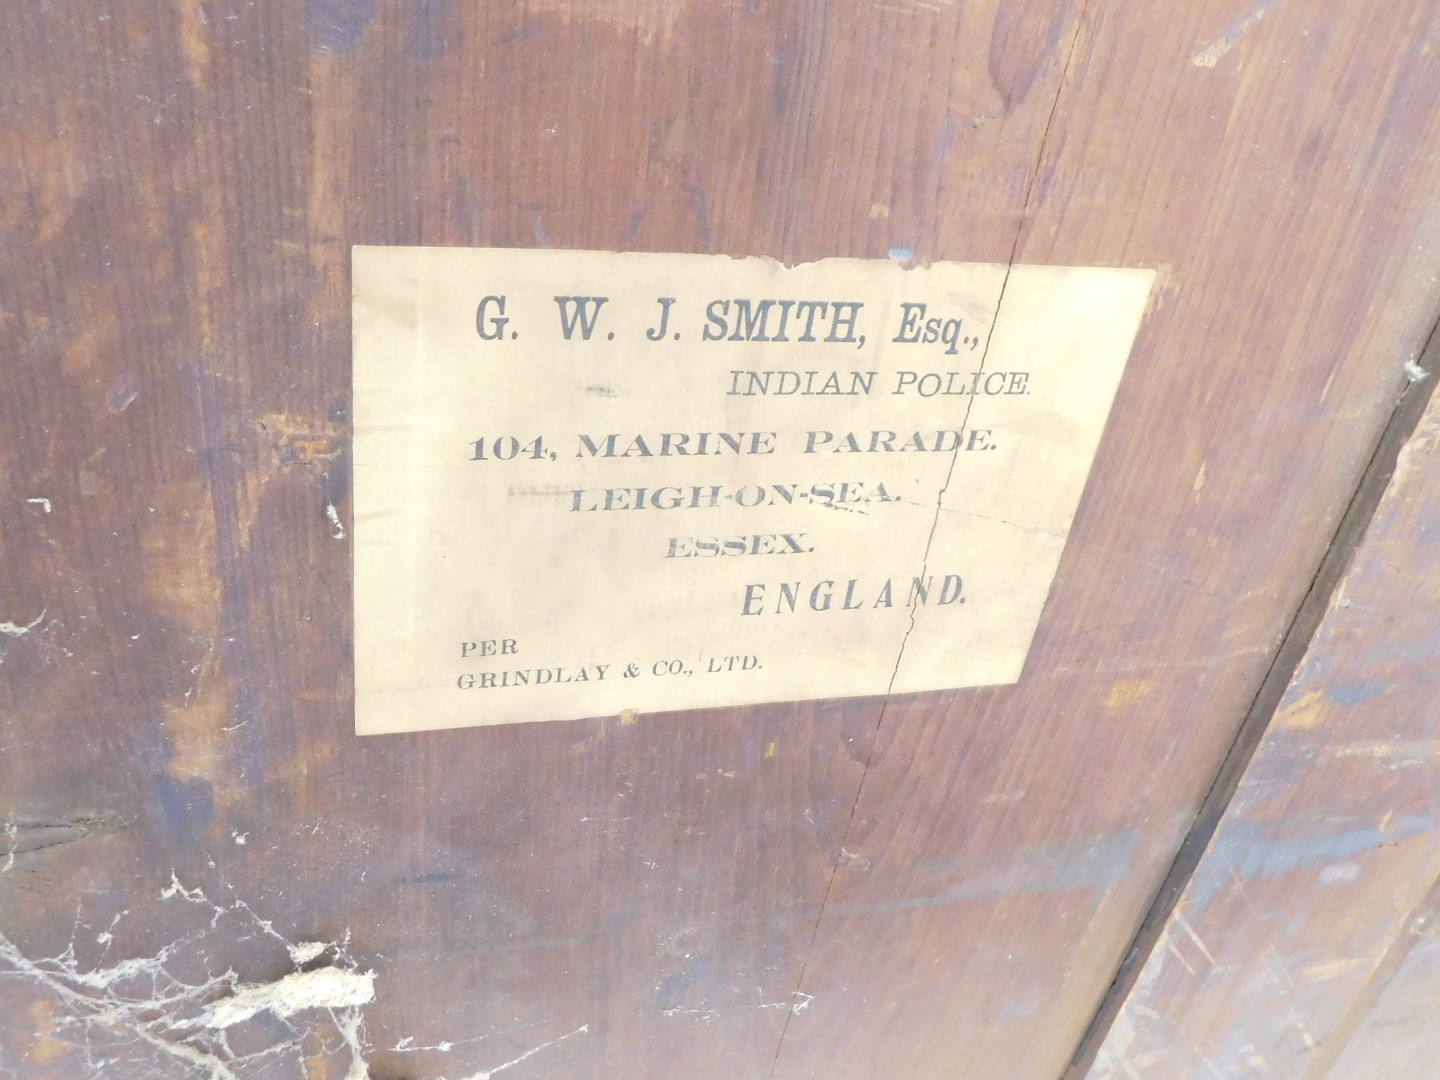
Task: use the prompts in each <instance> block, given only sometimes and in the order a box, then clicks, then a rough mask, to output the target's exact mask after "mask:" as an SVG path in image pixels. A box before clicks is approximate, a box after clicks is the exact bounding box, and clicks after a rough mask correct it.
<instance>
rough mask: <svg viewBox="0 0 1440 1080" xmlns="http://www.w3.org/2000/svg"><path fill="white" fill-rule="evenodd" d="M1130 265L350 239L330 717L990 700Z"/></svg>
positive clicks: (1086, 440) (1122, 323)
mask: <svg viewBox="0 0 1440 1080" xmlns="http://www.w3.org/2000/svg"><path fill="white" fill-rule="evenodd" d="M1152 278H1153V272H1152V271H1150V270H1114V269H1096V268H1081V267H1055V266H1016V267H1013V268H1010V269H1008V270H1007V268H1006V267H1004V266H999V265H981V264H961V263H949V264H937V265H933V266H928V267H923V268H906V267H904V266H901V265H897V264H894V263H890V262H873V261H864V260H855V259H826V260H823V261H821V262H816V263H809V264H806V265H802V266H797V267H794V268H790V269H786V268H784V267H783V266H781V265H780V264H778V263H775V262H773V261H770V260H766V259H755V258H752V259H732V258H728V257H724V256H710V255H647V254H614V253H606V252H582V251H531V250H525V251H514V250H493V249H479V250H477V249H463V248H395V247H387V248H381V247H357V248H355V249H354V319H355V323H354V334H355V338H354V348H355V352H354V408H355V444H354V541H355V720H356V728H357V730H358V731H359V732H360V733H362V734H367V733H379V732H393V731H414V730H420V729H427V728H444V727H458V726H464V725H473V724H508V723H517V722H524V721H536V720H565V719H574V718H579V717H588V716H603V715H607V714H616V713H620V712H622V711H625V710H638V711H642V712H655V711H662V710H675V709H694V708H702V707H710V706H725V705H744V704H756V703H761V702H778V701H792V700H803V699H811V698H835V697H849V696H857V695H878V694H886V693H903V692H909V691H917V690H937V689H944V688H951V687H963V686H978V685H986V684H995V683H1010V682H1014V681H1016V680H1017V679H1018V678H1019V677H1020V672H1021V668H1022V667H1023V665H1024V662H1025V656H1026V652H1027V651H1028V649H1029V646H1030V640H1031V638H1032V636H1033V635H1034V632H1035V628H1036V625H1037V624H1038V622H1039V619H1040V613H1041V609H1042V608H1043V606H1044V604H1045V598H1046V594H1047V592H1048V590H1049V587H1050V582H1051V580H1052V578H1053V577H1054V575H1055V571H1056V567H1057V565H1058V563H1059V560H1060V555H1061V552H1062V551H1063V549H1064V546H1065V538H1066V535H1067V533H1068V531H1069V528H1070V523H1071V520H1072V518H1073V517H1074V514H1075V509H1076V506H1077V504H1078V502H1079V499H1080V495H1081V491H1082V489H1083V488H1084V485H1085V480H1086V476H1087V474H1088V472H1089V469H1090V463H1091V461H1092V459H1093V458H1094V455H1095V450H1096V446H1097V444H1098V442H1099V439H1100V434H1101V431H1102V429H1103V428H1104V426H1105V419H1106V416H1107V414H1108V412H1109V410H1110V404H1111V401H1112V400H1113V399H1114V396H1115V391H1116V388H1117V386H1118V384H1119V381H1120V376H1121V373H1122V372H1123V370H1124V367H1125V361H1126V357H1127V356H1128V354H1129V352H1130V347H1131V343H1132V341H1133V339H1134V336H1135V333H1136V330H1137V328H1138V326H1139V323H1140V319H1141V316H1142V314H1143V312H1144V310H1145V306H1146V302H1147V299H1148V296H1149V293H1150V286H1151V281H1152ZM997 312H998V314H997Z"/></svg>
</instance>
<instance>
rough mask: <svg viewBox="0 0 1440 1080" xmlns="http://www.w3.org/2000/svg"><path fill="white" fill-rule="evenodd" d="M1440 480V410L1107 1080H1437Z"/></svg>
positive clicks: (1262, 751) (1153, 969) (1262, 748)
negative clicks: (1426, 1056)
mask: <svg viewBox="0 0 1440 1080" xmlns="http://www.w3.org/2000/svg"><path fill="white" fill-rule="evenodd" d="M1430 353H1431V356H1432V357H1434V358H1440V347H1437V348H1434V349H1432V350H1430ZM1437 476H1440V398H1433V399H1432V400H1431V403H1430V405H1429V408H1428V410H1427V411H1426V414H1425V416H1424V417H1423V418H1421V420H1420V423H1419V425H1418V427H1417V428H1416V429H1415V431H1414V434H1413V435H1412V436H1411V438H1410V439H1409V441H1408V442H1407V443H1406V445H1405V446H1404V448H1403V449H1402V450H1401V451H1400V453H1399V457H1398V462H1397V467H1396V472H1395V476H1394V478H1393V480H1392V481H1391V483H1390V485H1389V487H1388V488H1387V489H1386V491H1385V493H1384V496H1383V498H1382V499H1381V500H1380V503H1379V506H1378V508H1377V509H1376V511H1375V513H1374V516H1373V517H1372V519H1371V522H1370V526H1369V529H1368V530H1367V532H1366V533H1365V535H1364V537H1363V539H1362V540H1361V542H1360V544H1359V546H1358V548H1357V549H1355V551H1354V554H1353V556H1352V560H1351V564H1350V567H1349V569H1348V571H1347V572H1346V574H1345V576H1344V578H1343V579H1342V580H1341V581H1340V583H1339V585H1338V587H1337V588H1336V589H1335V591H1334V593H1333V595H1332V598H1331V601H1330V603H1329V606H1328V610H1327V612H1326V615H1325V618H1324V620H1323V621H1322V622H1321V624H1320V626H1319V628H1318V629H1317V631H1316V633H1315V636H1314V638H1313V639H1312V641H1311V643H1310V647H1309V649H1308V650H1307V652H1306V654H1305V657H1304V660H1303V661H1302V663H1301V665H1300V667H1299V669H1298V670H1297V672H1296V674H1295V676H1294V678H1293V679H1292V680H1291V683H1290V686H1289V688H1288V689H1287V691H1286V693H1285V696H1284V698H1283V699H1282V701H1281V703H1280V708H1279V710H1278V711H1277V712H1276V714H1275V717H1274V720H1273V721H1272V722H1271V724H1270V727H1269V729H1268V730H1267V731H1266V732H1265V734H1264V736H1263V738H1262V739H1261V741H1260V744H1259V746H1258V748H1257V749H1256V752H1255V755H1254V757H1253V759H1252V760H1251V762H1250V765H1249V768H1248V769H1247V770H1246V772H1245V774H1244V776H1243V778H1242V779H1241V780H1240V783H1239V786H1238V789H1237V791H1236V793H1235V796H1234V798H1233V799H1232V800H1231V801H1230V804H1229V807H1228V809H1227V810H1226V812H1225V815H1224V817H1223V818H1222V819H1221V821H1220V824H1219V828H1218V830H1217V831H1216V833H1215V835H1214V838H1213V839H1212V840H1211V842H1210V844H1209V846H1208V847H1207V849H1206V851H1205V854H1204V857H1203V858H1202V860H1201V861H1200V864H1199V866H1198V867H1197V868H1196V870H1195V873H1194V875H1193V877H1192V878H1191V881H1190V884H1189V886H1188V887H1187V888H1186V890H1185V892H1184V893H1183V895H1182V896H1181V898H1180V901H1179V904H1178V906H1177V907H1176V909H1175V911H1174V912H1173V913H1172V915H1171V917H1170V919H1169V920H1168V922H1167V924H1166V927H1165V930H1164V933H1163V935H1162V936H1161V938H1160V941H1159V943H1158V944H1157V945H1156V946H1155V948H1154V949H1153V950H1152V952H1151V954H1150V956H1149V959H1148V961H1147V962H1146V964H1145V967H1144V969H1143V970H1142V971H1141V973H1140V975H1139V978H1138V981H1137V982H1136V984H1135V986H1134V989H1133V990H1132V991H1131V993H1130V994H1129V996H1128V998H1127V999H1126V1001H1125V1005H1124V1007H1123V1008H1122V1010H1121V1012H1120V1014H1119V1016H1118V1018H1117V1019H1116V1022H1115V1024H1114V1027H1113V1028H1112V1030H1111V1032H1110V1036H1109V1038H1108V1039H1107V1041H1106V1042H1105V1044H1104V1046H1103V1047H1102V1048H1101V1050H1100V1053H1099V1056H1098V1058H1097V1059H1096V1062H1095V1065H1094V1067H1093V1068H1092V1069H1091V1071H1090V1075H1091V1076H1092V1077H1094V1078H1095V1080H1102V1078H1108V1077H1116V1078H1120V1077H1128V1076H1131V1075H1140V1076H1179V1075H1184V1074H1185V1072H1186V1071H1187V1070H1190V1071H1192V1072H1195V1073H1197V1074H1199V1073H1201V1072H1202V1070H1204V1069H1210V1070H1213V1071H1216V1072H1218V1073H1219V1074H1220V1075H1224V1076H1249V1075H1256V1076H1294V1077H1302V1078H1319V1077H1331V1076H1334V1077H1341V1076H1357V1075H1367V1076H1386V1077H1395V1078H1396V1080H1404V1078H1406V1077H1412V1076H1413V1077H1421V1076H1426V1075H1429V1073H1430V1071H1431V1069H1430V1068H1429V1063H1428V1062H1425V1061H1424V1060H1423V1059H1422V1058H1421V1057H1419V1056H1417V1051H1418V1050H1419V1049H1422V1048H1423V1046H1424V1045H1425V1039H1424V1036H1423V1031H1422V1029H1423V1024H1424V1020H1425V1019H1426V1018H1427V1017H1428V1016H1430V1015H1432V1010H1430V1009H1429V1008H1428V1007H1425V1006H1423V1004H1421V1002H1420V1001H1417V1000H1416V999H1415V998H1414V997H1413V996H1411V997H1410V1001H1409V1004H1408V1006H1402V1005H1401V1000H1402V999H1403V998H1404V997H1405V996H1406V995H1407V990H1406V988H1409V992H1410V993H1411V994H1413V991H1414V989H1415V987H1416V986H1417V985H1418V984H1419V981H1420V980H1421V979H1422V978H1423V977H1424V976H1425V974H1426V973H1429V974H1430V975H1431V976H1432V977H1433V974H1434V972H1433V955H1432V954H1433V949H1431V948H1430V946H1429V944H1428V942H1429V938H1428V936H1427V935H1428V934H1429V932H1430V928H1431V924H1432V922H1433V918H1434V914H1435V902H1436V895H1437V880H1440V834H1437V831H1436V823H1435V805H1434V800H1435V760H1434V756H1435V730H1434V728H1435V715H1436V706H1437V703H1440V678H1437V674H1436V671H1435V664H1434V653H1435V647H1436V642H1437V641H1440V603H1437V600H1440V597H1437V595H1436V593H1437V589H1440V583H1437V581H1436V579H1435V574H1434V572H1433V563H1434V547H1435V542H1436V536H1437V535H1440V534H1437V533H1436V523H1437V521H1440V496H1437V487H1436V479H1437ZM1421 1001H1423V998H1422V999H1421ZM1391 1026H1398V1027H1402V1028H1406V1029H1408V1034H1409V1038H1408V1039H1394V1040H1393V1041H1392V1040H1391V1039H1390V1036H1389V1035H1384V1034H1382V1029H1384V1028H1388V1027H1391ZM1393 1034H1394V1035H1402V1034H1406V1032H1398V1031H1397V1032H1394V1033H1393ZM1386 1042H1391V1043H1392V1045H1391V1046H1390V1048H1389V1049H1388V1050H1385V1049H1382V1044H1384V1043H1386ZM1332 1066H1333V1068H1332Z"/></svg>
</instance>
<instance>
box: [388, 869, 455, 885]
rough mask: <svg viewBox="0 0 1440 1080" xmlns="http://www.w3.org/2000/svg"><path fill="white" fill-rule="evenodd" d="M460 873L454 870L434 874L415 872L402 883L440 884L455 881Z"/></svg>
mask: <svg viewBox="0 0 1440 1080" xmlns="http://www.w3.org/2000/svg"><path fill="white" fill-rule="evenodd" d="M459 876H460V875H459V874H457V873H455V872H454V871H453V870H452V871H448V872H446V871H437V872H436V873H432V874H413V875H411V876H410V877H407V878H405V879H404V880H403V881H402V882H401V884H402V885H438V884H440V882H442V881H454V880H455V879H456V878H457V877H459Z"/></svg>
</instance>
